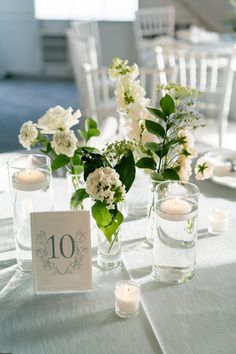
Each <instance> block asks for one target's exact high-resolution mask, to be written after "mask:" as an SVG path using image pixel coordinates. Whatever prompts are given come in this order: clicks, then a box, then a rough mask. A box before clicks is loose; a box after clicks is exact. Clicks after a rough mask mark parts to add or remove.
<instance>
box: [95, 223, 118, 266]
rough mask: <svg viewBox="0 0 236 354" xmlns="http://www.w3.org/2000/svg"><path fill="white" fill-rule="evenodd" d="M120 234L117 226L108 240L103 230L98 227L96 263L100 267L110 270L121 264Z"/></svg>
mask: <svg viewBox="0 0 236 354" xmlns="http://www.w3.org/2000/svg"><path fill="white" fill-rule="evenodd" d="M120 234H121V232H120V228H118V229H117V231H116V232H115V233H114V234H113V235H112V238H111V241H110V242H109V241H108V239H107V238H106V236H105V235H104V234H103V232H102V231H101V230H100V229H98V246H97V264H98V266H99V268H100V269H102V270H111V269H114V268H117V267H119V266H120V265H121V263H122V260H121V235H120Z"/></svg>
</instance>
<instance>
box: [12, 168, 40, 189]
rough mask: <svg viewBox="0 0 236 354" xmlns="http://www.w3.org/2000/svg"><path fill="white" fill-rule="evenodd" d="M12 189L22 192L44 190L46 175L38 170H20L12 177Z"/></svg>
mask: <svg viewBox="0 0 236 354" xmlns="http://www.w3.org/2000/svg"><path fill="white" fill-rule="evenodd" d="M12 184H13V187H14V188H15V189H19V190H23V191H35V190H39V189H45V187H46V186H47V178H46V174H45V173H44V172H42V171H38V170H21V171H20V172H18V173H16V174H15V175H14V176H13V183H12Z"/></svg>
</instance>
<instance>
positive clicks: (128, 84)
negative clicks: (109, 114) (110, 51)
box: [115, 76, 149, 113]
mask: <svg viewBox="0 0 236 354" xmlns="http://www.w3.org/2000/svg"><path fill="white" fill-rule="evenodd" d="M145 94H146V92H145V90H144V89H143V88H142V87H141V86H140V84H139V80H136V81H133V80H132V79H131V78H130V77H128V76H124V77H122V78H121V79H120V80H119V81H118V84H117V89H116V91H115V95H116V104H117V110H118V111H121V112H125V113H128V110H129V106H130V105H131V104H133V103H135V102H137V103H139V104H140V105H141V106H146V105H147V103H148V102H149V101H148V100H147V99H146V98H145Z"/></svg>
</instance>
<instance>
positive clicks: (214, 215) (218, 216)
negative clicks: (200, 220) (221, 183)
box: [209, 209, 229, 221]
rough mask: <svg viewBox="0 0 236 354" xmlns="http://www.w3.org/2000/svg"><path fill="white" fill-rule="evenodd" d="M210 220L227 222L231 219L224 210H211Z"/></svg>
mask: <svg viewBox="0 0 236 354" xmlns="http://www.w3.org/2000/svg"><path fill="white" fill-rule="evenodd" d="M209 218H210V220H211V221H217V220H226V219H228V218H229V213H228V212H227V211H226V210H222V209H211V210H210V214H209Z"/></svg>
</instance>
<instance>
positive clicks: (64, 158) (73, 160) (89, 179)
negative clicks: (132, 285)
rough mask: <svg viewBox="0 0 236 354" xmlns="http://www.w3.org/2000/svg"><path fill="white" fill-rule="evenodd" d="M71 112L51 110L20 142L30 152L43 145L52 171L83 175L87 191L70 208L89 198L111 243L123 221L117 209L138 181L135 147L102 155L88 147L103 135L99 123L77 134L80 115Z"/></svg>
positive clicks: (121, 147)
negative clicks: (112, 157) (90, 141)
mask: <svg viewBox="0 0 236 354" xmlns="http://www.w3.org/2000/svg"><path fill="white" fill-rule="evenodd" d="M72 112H73V110H72V109H71V108H68V109H64V108H62V107H60V106H56V107H53V108H50V109H49V110H48V111H47V112H46V113H45V115H44V116H43V117H41V118H40V119H38V122H37V123H36V124H34V123H32V122H31V121H28V122H26V123H24V124H23V125H22V127H21V129H20V134H19V141H20V143H21V144H22V146H23V147H25V148H27V149H30V148H31V147H33V146H36V145H38V144H39V145H42V146H43V147H44V149H42V150H41V151H42V152H43V153H46V154H48V155H49V156H50V157H51V161H52V170H57V169H58V168H61V167H63V166H66V167H67V169H68V171H69V172H70V173H72V174H82V173H83V176H84V181H85V182H86V188H77V189H76V191H75V192H74V193H73V195H72V197H71V207H72V208H77V207H78V206H81V205H82V203H83V201H84V199H85V198H89V197H90V198H91V199H92V200H93V201H94V204H93V206H92V215H93V217H94V219H95V220H96V223H97V226H98V227H99V229H100V230H102V232H103V233H104V235H105V236H106V238H107V239H108V241H109V242H110V241H111V240H112V236H113V235H114V234H115V233H116V231H117V229H118V228H119V226H120V225H121V223H122V221H123V215H122V213H121V212H120V211H119V209H118V205H119V203H121V202H122V201H124V198H125V195H126V193H127V192H128V190H129V189H130V187H131V185H132V183H133V181H134V178H135V162H134V158H133V154H132V144H128V143H126V142H119V143H117V144H114V145H112V147H111V146H109V148H108V149H104V151H102V152H101V151H99V150H97V149H96V148H93V147H89V146H87V143H88V141H89V140H90V138H92V137H95V136H98V135H99V134H100V131H99V129H98V127H97V123H96V121H95V120H93V119H92V118H88V119H86V121H85V130H77V131H76V132H75V131H74V130H72V129H71V128H72V127H74V126H75V125H77V124H78V123H79V118H80V117H81V113H80V111H79V110H77V111H76V112H74V113H73V114H72ZM76 133H77V134H76ZM76 135H79V137H80V140H79V139H78V137H77V136H76ZM116 145H117V151H118V150H119V153H118V155H117V159H116V160H114V159H111V150H113V151H114V150H116Z"/></svg>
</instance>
